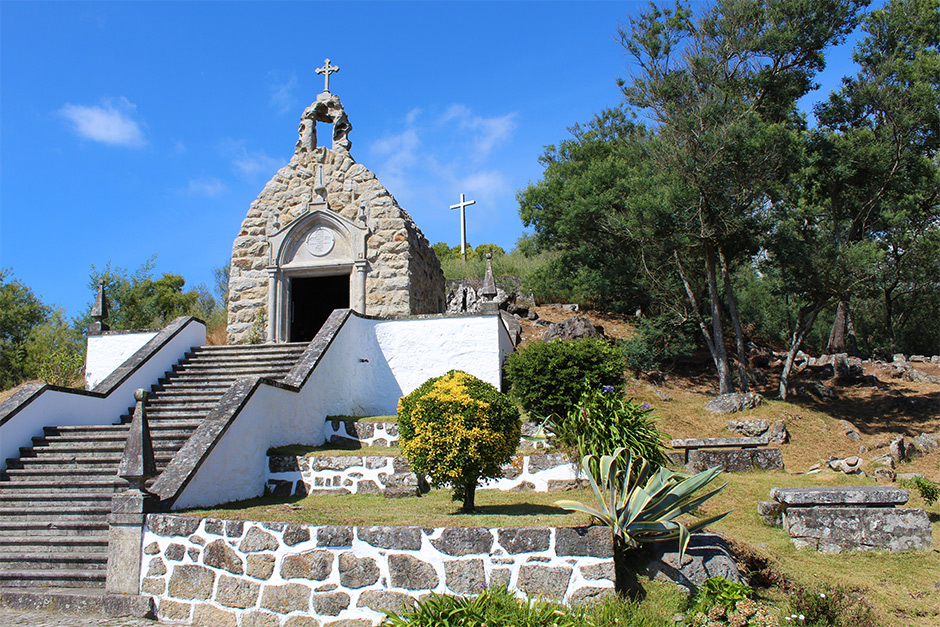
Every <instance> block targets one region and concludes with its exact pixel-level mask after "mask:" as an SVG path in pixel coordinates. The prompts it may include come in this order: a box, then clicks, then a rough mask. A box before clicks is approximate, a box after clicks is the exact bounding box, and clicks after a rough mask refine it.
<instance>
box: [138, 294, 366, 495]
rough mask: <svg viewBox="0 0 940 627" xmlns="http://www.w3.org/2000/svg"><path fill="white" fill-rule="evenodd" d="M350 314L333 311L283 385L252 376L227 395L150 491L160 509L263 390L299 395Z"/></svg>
mask: <svg viewBox="0 0 940 627" xmlns="http://www.w3.org/2000/svg"><path fill="white" fill-rule="evenodd" d="M351 313H352V311H351V310H349V309H337V310H335V311H333V313H332V314H330V317H329V318H327V320H326V322H325V323H324V324H323V326H322V327H321V328H320V331H319V332H318V333H317V335H316V337H314V338H313V340H311V342H310V344H309V345H308V346H307V348H306V349H305V350H304V352H303V353H302V354H301V356H300V357H299V358H298V360H297V363H296V364H295V365H294V367H293V369H291V371H290V373H288V375H287V376H286V377H284V379H283V381H277V380H275V379H270V378H267V377H258V376H249V377H242V378H240V379H238V380H237V381H236V382H235V383H233V384H232V387H230V388H229V389H228V390H227V391H226V392H225V394H224V395H223V396H222V398H221V399H220V400H219V402H218V404H217V405H216V406H215V407H213V408H212V409H211V410H210V411H209V414H208V415H207V416H206V418H205V419H204V420H203V421H202V422H201V423H200V424H199V427H197V428H196V431H195V432H194V433H193V434H192V436H190V438H189V439H188V440H187V441H186V443H185V444H184V445H183V447H182V448H181V449H180V450H179V452H177V453H176V455H174V456H173V459H172V460H171V461H170V463H169V465H168V466H167V467H166V469H165V470H164V471H163V473H162V474H161V475H160V476H159V477H158V478H157V480H156V481H155V482H154V484H153V486H152V487H151V488H150V490H151V492H153V493H154V494H157V495H158V496H159V497H160V501H161V502H160V507H161V509H169V508H170V507H172V506H173V503H174V502H175V501H176V499H177V498H178V497H179V495H180V494H182V493H183V490H184V489H185V488H186V486H187V485H188V484H189V482H190V480H191V479H192V478H193V477H194V476H195V474H196V472H197V471H198V469H199V466H200V465H202V462H203V461H204V460H205V459H206V458H207V457H208V456H209V453H211V452H212V449H213V448H215V445H216V443H217V442H218V441H219V440H220V439H221V437H222V435H223V434H224V433H225V432H226V431H227V430H228V428H229V427H230V426H231V424H232V423H233V422H234V421H235V419H236V418H238V415H239V413H240V412H241V410H242V408H243V407H244V406H245V405H246V404H247V403H248V401H249V400H250V399H251V397H252V396H253V395H254V393H255V391H256V390H257V389H258V388H259V387H260V386H262V385H266V386H269V387H276V388H280V389H283V390H288V391H291V392H299V391H300V389H301V388H302V387H303V385H304V383H306V382H307V379H309V378H310V375H311V374H312V373H313V370H314V369H315V368H316V367H317V364H318V363H320V360H321V359H322V358H323V356H324V355H325V354H326V351H327V349H328V348H329V347H330V345H331V344H332V343H333V340H334V339H335V338H336V336H337V335H338V334H339V331H340V329H342V328H343V325H344V324H345V323H346V321H347V320H348V319H349V316H350V314H351Z"/></svg>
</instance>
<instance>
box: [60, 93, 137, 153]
mask: <svg viewBox="0 0 940 627" xmlns="http://www.w3.org/2000/svg"><path fill="white" fill-rule="evenodd" d="M136 110H137V106H136V105H135V104H133V103H131V102H130V101H129V100H128V99H127V98H124V97H121V98H118V99H117V100H116V101H114V100H110V99H109V100H106V101H104V102H103V103H102V105H101V106H84V105H74V104H71V103H66V104H65V105H63V107H62V108H61V109H59V115H61V116H62V117H64V118H66V119H67V120H68V121H70V122H71V123H72V126H73V128H74V130H75V132H76V133H78V134H79V135H80V136H82V137H84V138H86V139H90V140H92V141H96V142H101V143H103V144H112V145H115V146H129V147H137V146H143V145H144V144H145V143H146V142H145V141H144V135H143V132H142V131H141V125H140V123H138V122H137V121H135V120H134V119H133V116H134V114H135V112H136Z"/></svg>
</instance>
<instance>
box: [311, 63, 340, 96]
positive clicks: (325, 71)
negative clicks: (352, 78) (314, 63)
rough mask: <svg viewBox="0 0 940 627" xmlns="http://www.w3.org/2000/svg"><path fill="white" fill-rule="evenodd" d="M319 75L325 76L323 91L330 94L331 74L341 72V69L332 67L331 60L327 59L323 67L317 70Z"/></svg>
mask: <svg viewBox="0 0 940 627" xmlns="http://www.w3.org/2000/svg"><path fill="white" fill-rule="evenodd" d="M316 71H317V74H323V75H324V76H323V91H325V92H327V93H329V92H330V74H335V73H337V72H339V67H337V66H335V65H330V60H329V59H327V60H326V63H325V64H324V66H323V67H318V68H317V70H316Z"/></svg>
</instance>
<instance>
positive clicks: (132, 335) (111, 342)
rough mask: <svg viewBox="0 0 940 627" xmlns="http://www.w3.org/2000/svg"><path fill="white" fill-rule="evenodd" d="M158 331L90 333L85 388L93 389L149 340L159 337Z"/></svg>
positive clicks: (86, 353)
mask: <svg viewBox="0 0 940 627" xmlns="http://www.w3.org/2000/svg"><path fill="white" fill-rule="evenodd" d="M157 333H158V331H129V332H124V331H116V332H112V331H108V332H105V333H102V334H101V335H89V336H88V347H87V348H86V350H85V389H86V390H93V389H94V388H95V386H96V385H98V384H99V383H101V382H102V381H104V380H105V379H106V378H107V377H108V375H110V374H111V373H112V372H114V371H115V370H117V369H118V368H119V367H120V366H121V364H123V363H124V362H126V361H127V360H128V359H130V358H131V357H132V356H133V355H134V354H135V353H136V352H137V351H139V350H140V349H141V348H143V347H144V346H145V345H146V344H147V342H149V341H150V340H152V339H153V338H155V337H157Z"/></svg>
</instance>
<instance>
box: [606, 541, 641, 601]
mask: <svg viewBox="0 0 940 627" xmlns="http://www.w3.org/2000/svg"><path fill="white" fill-rule="evenodd" d="M648 561H649V559H648V557H647V556H646V555H645V551H643V550H642V549H641V548H637V547H631V546H629V545H628V544H627V543H626V542H625V541H624V540H623V538H621V537H619V536H616V535H615V536H614V588H615V590H616V591H617V594H619V595H620V596H623V597H626V598H628V599H630V600H631V601H634V602H639V601H642V600H643V599H645V598H646V590H644V589H643V586H642V584H640V578H639V577H638V576H637V574H638V573H639V572H640V571H641V570H644V569H645V566H646V563H647V562H648Z"/></svg>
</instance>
